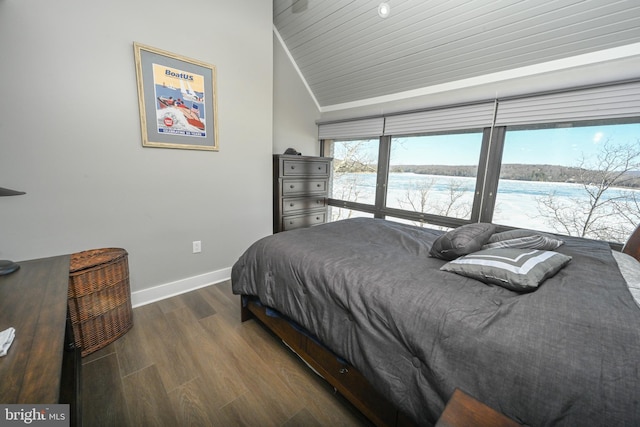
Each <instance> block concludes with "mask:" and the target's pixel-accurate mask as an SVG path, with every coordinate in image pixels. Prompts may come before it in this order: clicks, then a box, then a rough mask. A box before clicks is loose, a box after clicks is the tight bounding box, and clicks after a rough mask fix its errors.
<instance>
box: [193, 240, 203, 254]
mask: <svg viewBox="0 0 640 427" xmlns="http://www.w3.org/2000/svg"><path fill="white" fill-rule="evenodd" d="M200 252H202V242H201V241H200V240H194V241H193V253H194V254H199V253H200Z"/></svg>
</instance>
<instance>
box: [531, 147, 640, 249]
mask: <svg viewBox="0 0 640 427" xmlns="http://www.w3.org/2000/svg"><path fill="white" fill-rule="evenodd" d="M578 168H579V172H578V174H577V176H576V177H575V182H576V183H577V184H579V185H580V186H581V187H582V189H583V197H571V198H568V197H564V198H560V197H559V196H558V194H557V192H556V191H552V192H550V193H549V194H548V195H545V196H542V197H538V198H537V199H536V200H537V203H538V211H539V213H540V215H541V216H542V217H543V218H545V220H546V223H547V224H548V225H550V226H551V227H552V228H553V229H554V230H555V231H557V232H560V233H563V234H568V235H570V236H580V237H589V238H594V239H600V240H608V241H624V239H625V238H626V236H628V235H629V233H630V232H631V230H633V229H634V228H635V226H636V225H637V223H638V220H639V219H640V211H639V210H638V206H639V204H638V199H637V195H636V194H635V193H634V192H632V191H621V190H619V187H624V186H625V184H627V183H628V182H629V181H630V180H632V179H633V176H632V174H631V173H630V172H632V171H637V170H638V169H639V168H640V142H639V143H636V144H622V145H614V144H612V143H611V142H610V141H609V140H607V141H606V142H605V143H604V144H603V146H602V149H601V150H600V152H599V153H598V154H597V155H596V156H595V158H592V159H589V158H586V157H585V156H584V155H583V156H582V157H581V159H580V160H579V162H578ZM613 189H616V191H613Z"/></svg>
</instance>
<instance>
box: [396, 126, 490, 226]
mask: <svg viewBox="0 0 640 427" xmlns="http://www.w3.org/2000/svg"><path fill="white" fill-rule="evenodd" d="M481 147H482V133H481V132H479V133H462V134H447V135H429V136H411V137H404V138H392V139H391V151H390V162H389V177H388V185H387V187H388V188H387V197H386V207H389V208H397V209H402V210H408V211H412V212H420V213H427V214H432V215H438V216H445V217H454V218H460V219H470V218H471V213H472V208H473V201H474V193H475V189H476V178H477V176H478V163H479V159H480V150H481Z"/></svg>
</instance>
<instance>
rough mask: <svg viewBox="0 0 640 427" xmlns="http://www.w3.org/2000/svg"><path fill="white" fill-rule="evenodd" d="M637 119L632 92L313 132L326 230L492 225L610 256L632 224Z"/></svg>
mask: <svg viewBox="0 0 640 427" xmlns="http://www.w3.org/2000/svg"><path fill="white" fill-rule="evenodd" d="M639 111H640V81H633V82H627V83H620V84H611V85H602V86H592V87H586V88H581V89H575V90H567V91H554V92H549V93H543V94H533V95H530V96H515V97H510V98H503V99H498V98H496V99H494V100H492V101H490V102H489V101H481V102H474V103H469V104H459V105H452V106H443V107H441V108H425V109H424V110H417V111H408V112H405V113H400V112H390V113H389V114H384V115H382V116H377V117H370V118H363V119H355V120H338V121H332V122H326V123H321V124H320V125H319V126H318V133H319V136H320V139H321V141H322V144H324V145H322V151H321V152H322V153H323V155H327V156H332V157H333V158H334V170H333V177H332V179H333V188H332V189H331V196H330V198H329V201H328V204H329V206H330V208H331V211H332V212H333V215H332V219H333V220H337V219H344V218H350V217H354V216H365V215H366V216H371V215H373V216H374V217H376V218H388V219H390V220H393V221H399V222H403V223H411V224H415V225H419V226H424V225H428V226H429V227H442V228H443V229H446V228H452V227H457V226H460V225H462V224H466V223H470V222H477V221H482V222H493V223H495V224H498V225H501V226H504V227H507V228H516V227H518V228H530V229H535V230H541V231H548V232H552V233H557V234H561V235H570V236H578V237H587V238H592V239H598V240H604V241H608V242H611V243H612V244H613V245H612V246H613V247H615V248H620V247H621V244H622V243H624V242H625V241H626V239H627V237H628V236H629V235H630V234H631V232H632V231H633V230H634V229H635V227H636V226H637V225H638V224H640V119H639V113H638V112H639ZM363 135H364V137H363ZM338 138H340V139H338ZM358 138H359V139H358Z"/></svg>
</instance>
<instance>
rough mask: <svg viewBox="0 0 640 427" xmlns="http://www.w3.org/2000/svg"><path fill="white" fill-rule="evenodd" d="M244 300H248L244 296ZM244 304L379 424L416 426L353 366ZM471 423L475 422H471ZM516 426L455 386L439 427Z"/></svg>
mask: <svg viewBox="0 0 640 427" xmlns="http://www.w3.org/2000/svg"><path fill="white" fill-rule="evenodd" d="M241 300H245V296H244V295H243V298H242V299H241ZM246 300H247V301H249V302H248V303H247V305H246V306H245V305H244V304H242V303H241V311H240V313H241V320H242V321H243V322H245V321H247V320H250V319H257V320H258V321H259V322H260V323H262V324H263V325H264V326H265V327H266V328H267V329H269V330H270V331H271V332H273V333H274V334H276V335H277V336H278V337H279V338H280V339H281V340H282V341H283V342H284V343H285V345H286V346H287V347H289V348H290V349H291V350H292V351H293V352H294V353H296V355H297V356H298V357H300V358H301V359H302V360H303V361H304V362H305V363H306V364H307V365H308V366H309V367H311V369H313V370H314V371H315V372H316V373H318V374H319V375H320V376H322V377H323V378H324V379H325V380H326V381H327V382H328V383H329V384H331V385H332V386H333V387H334V388H335V389H336V390H337V391H338V392H339V393H340V394H341V395H342V396H344V397H345V398H346V399H347V400H348V401H349V402H351V404H353V405H354V406H355V407H356V408H357V409H358V410H359V411H360V412H362V414H363V415H364V416H365V417H367V418H368V419H369V420H370V421H371V422H372V423H373V424H375V425H376V426H378V427H416V424H415V423H414V422H413V421H412V420H411V418H410V417H409V416H407V415H406V414H404V413H403V412H402V411H400V410H398V409H397V408H396V407H395V406H394V405H393V404H392V403H391V402H389V401H388V400H387V399H386V398H385V397H383V396H382V395H381V394H380V393H378V392H377V391H376V390H375V389H374V388H373V386H372V385H371V384H370V383H369V381H367V379H366V378H365V377H364V376H363V375H362V374H361V373H360V372H358V370H357V369H355V368H354V367H353V366H351V365H349V364H344V363H341V362H340V360H341V359H340V358H339V357H338V356H337V355H336V354H334V353H332V352H331V351H330V350H328V349H327V348H326V347H323V346H321V345H319V344H318V343H317V342H316V341H314V340H313V339H311V338H309V337H308V336H307V335H305V334H303V333H302V332H300V331H298V330H297V329H295V328H294V327H293V326H292V325H291V323H289V322H288V321H286V320H285V319H283V318H281V317H273V316H269V315H268V314H267V312H266V310H267V309H266V307H265V306H263V305H259V304H257V303H256V302H254V301H252V300H250V299H249V298H246ZM469 423H472V424H469ZM470 425H473V426H475V427H517V426H519V425H520V424H518V423H516V422H515V421H513V420H511V419H510V418H507V417H505V416H504V415H502V414H500V413H499V412H497V411H495V410H493V409H492V408H489V407H488V406H486V405H484V404H483V403H481V402H479V401H477V400H475V399H473V398H472V397H471V396H468V395H467V394H465V393H464V392H462V391H461V390H459V389H456V390H455V391H454V393H453V395H452V397H451V399H450V400H449V402H448V403H447V406H446V408H445V410H444V412H443V413H442V416H441V417H440V418H439V419H438V421H437V424H436V427H468V426H470Z"/></svg>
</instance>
